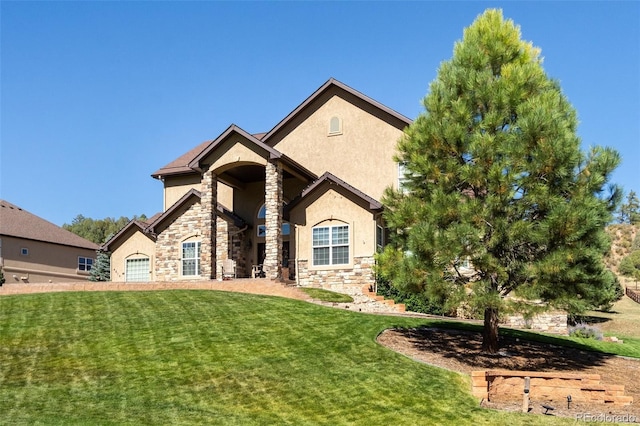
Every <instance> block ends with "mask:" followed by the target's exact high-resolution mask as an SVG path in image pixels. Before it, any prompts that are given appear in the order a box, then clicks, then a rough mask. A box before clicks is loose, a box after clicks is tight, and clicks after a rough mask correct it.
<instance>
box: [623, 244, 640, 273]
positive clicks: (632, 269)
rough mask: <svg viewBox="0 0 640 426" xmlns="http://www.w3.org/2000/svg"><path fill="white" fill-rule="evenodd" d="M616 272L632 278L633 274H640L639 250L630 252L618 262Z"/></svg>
mask: <svg viewBox="0 0 640 426" xmlns="http://www.w3.org/2000/svg"><path fill="white" fill-rule="evenodd" d="M618 270H619V271H620V273H621V274H622V275H626V276H628V277H633V276H634V275H635V274H638V273H640V250H636V251H633V252H631V254H630V255H628V256H626V257H625V258H624V259H622V260H621V261H620V266H619V267H618Z"/></svg>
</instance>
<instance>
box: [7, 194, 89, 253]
mask: <svg viewBox="0 0 640 426" xmlns="http://www.w3.org/2000/svg"><path fill="white" fill-rule="evenodd" d="M0 235H6V236H9V237H16V238H24V239H28V240H35V241H44V242H48V243H54V244H61V245H65V246H71V247H80V248H86V249H91V250H97V249H98V247H99V246H98V245H97V244H94V243H93V242H91V241H89V240H86V239H84V238H82V237H80V236H78V235H76V234H74V233H73V232H70V231H67V230H66V229H64V228H61V227H59V226H57V225H54V224H53V223H51V222H48V221H46V220H44V219H42V218H40V217H38V216H36V215H34V214H33V213H29V212H28V211H26V210H24V209H22V208H20V207H18V206H16V205H15V204H11V203H10V202H8V201H5V200H0Z"/></svg>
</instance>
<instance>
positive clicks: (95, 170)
mask: <svg viewBox="0 0 640 426" xmlns="http://www.w3.org/2000/svg"><path fill="white" fill-rule="evenodd" d="M490 7H494V8H496V7H497V8H501V9H502V10H503V13H504V15H505V17H506V18H510V19H513V20H514V21H515V22H516V23H517V24H518V25H520V27H521V30H522V38H523V39H525V40H528V41H531V42H533V44H534V45H535V46H538V47H540V48H541V49H542V56H543V57H544V58H545V60H544V67H545V70H546V72H547V74H548V75H549V76H550V77H552V78H555V79H557V80H559V81H560V84H561V87H562V89H563V91H564V92H565V94H566V95H567V97H568V98H569V101H570V102H571V103H572V104H573V106H574V107H575V108H576V110H577V112H578V117H579V119H580V123H581V124H580V126H579V129H578V133H579V136H580V137H581V138H582V142H583V146H584V148H585V149H586V148H587V147H589V146H593V145H606V146H611V147H614V148H616V149H617V150H618V151H619V152H620V153H621V154H622V157H623V163H622V165H621V166H620V167H619V168H618V170H617V171H616V173H615V175H614V177H613V180H614V182H616V183H618V184H620V185H622V186H623V187H624V189H625V191H629V190H635V191H636V192H637V193H640V178H639V176H640V172H639V170H640V66H639V57H640V34H639V27H640V2H635V1H626V2H615V1H609V2H575V1H573V2H550V1H549V2H543V1H536V2H515V1H512V2H429V1H424V2H415V1H414V2H206V1H204V2H178V1H174V2H154V1H148V2H142V1H140V2H126V1H118V2H109V1H104V2H12V1H2V2H0V20H1V22H0V24H1V29H0V36H1V46H0V47H1V57H0V60H1V62H0V73H1V74H0V82H1V87H0V89H1V95H0V96H1V99H0V100H1V104H0V107H1V108H0V114H1V115H0V122H1V130H0V137H1V141H0V142H1V145H0V166H1V170H0V198H3V199H5V200H7V201H9V202H12V203H14V204H17V205H18V206H20V207H22V208H24V209H26V210H29V211H31V212H32V213H34V214H36V215H38V216H41V217H43V218H45V219H47V220H49V221H51V222H53V223H55V224H57V225H62V224H63V223H70V222H71V221H72V220H73V218H74V217H76V216H77V215H78V214H82V215H84V216H86V217H91V218H94V219H102V218H105V217H115V218H118V217H120V216H127V217H132V216H133V215H140V214H142V213H144V214H146V215H148V216H151V215H152V214H154V213H156V212H158V211H160V210H161V209H162V183H161V182H159V181H157V180H155V179H153V178H151V177H150V174H151V173H153V172H154V171H156V170H157V169H158V168H160V167H161V166H163V165H165V164H167V163H169V162H170V161H172V160H173V159H175V158H176V157H178V156H180V155H182V154H183V153H184V152H186V151H188V150H190V149H191V148H193V147H195V146H196V145H198V144H199V143H201V142H202V141H204V140H207V139H213V138H215V137H217V136H218V135H219V134H220V133H221V132H223V131H224V130H225V129H226V128H227V127H228V126H229V125H230V124H231V123H235V124H237V125H238V126H240V127H242V128H243V129H245V130H247V131H249V132H253V133H257V132H263V131H268V130H270V129H271V128H272V127H273V126H275V125H276V124H277V123H278V122H279V121H280V120H281V119H282V118H284V116H286V114H288V113H289V112H290V111H291V110H292V109H294V108H295V107H296V106H297V105H299V104H300V103H301V102H302V101H304V99H305V98H306V97H307V96H309V95H310V94H311V93H312V92H313V91H315V90H316V89H317V88H318V87H319V86H321V85H322V84H323V83H324V82H325V81H326V80H328V79H329V78H330V77H334V78H336V79H338V80H340V81H342V82H343V83H345V84H347V85H349V86H351V87H353V88H354V89H356V90H358V91H360V92H363V93H364V94H366V95H368V96H370V97H372V98H373V99H375V100H377V101H379V102H381V103H383V104H385V105H387V106H388V107H390V108H392V109H394V110H396V111H398V112H400V113H402V114H404V115H406V116H408V117H410V118H415V117H416V116H417V115H418V114H419V113H420V112H421V111H422V110H423V108H422V106H421V104H420V101H421V99H422V98H423V97H424V96H425V95H426V93H427V90H428V86H429V83H430V82H431V81H432V80H433V79H434V78H435V77H436V75H437V70H438V66H439V64H440V63H441V62H442V61H444V60H448V59H450V58H451V56H452V52H453V44H454V42H455V41H456V40H459V39H460V38H461V37H462V31H463V29H464V28H465V27H467V26H469V25H470V24H471V23H472V22H473V21H474V19H475V18H476V17H477V16H478V15H479V14H481V13H482V12H483V11H484V10H485V9H486V8H490Z"/></svg>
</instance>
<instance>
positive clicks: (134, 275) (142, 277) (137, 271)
mask: <svg viewBox="0 0 640 426" xmlns="http://www.w3.org/2000/svg"><path fill="white" fill-rule="evenodd" d="M125 281H126V282H147V281H149V258H148V257H146V258H138V259H127V266H126V273H125Z"/></svg>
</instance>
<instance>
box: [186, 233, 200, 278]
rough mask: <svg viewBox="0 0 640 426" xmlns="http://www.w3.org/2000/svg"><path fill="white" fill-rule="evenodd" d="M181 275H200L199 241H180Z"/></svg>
mask: <svg viewBox="0 0 640 426" xmlns="http://www.w3.org/2000/svg"><path fill="white" fill-rule="evenodd" d="M182 275H183V276H196V275H200V241H187V242H184V243H182Z"/></svg>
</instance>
